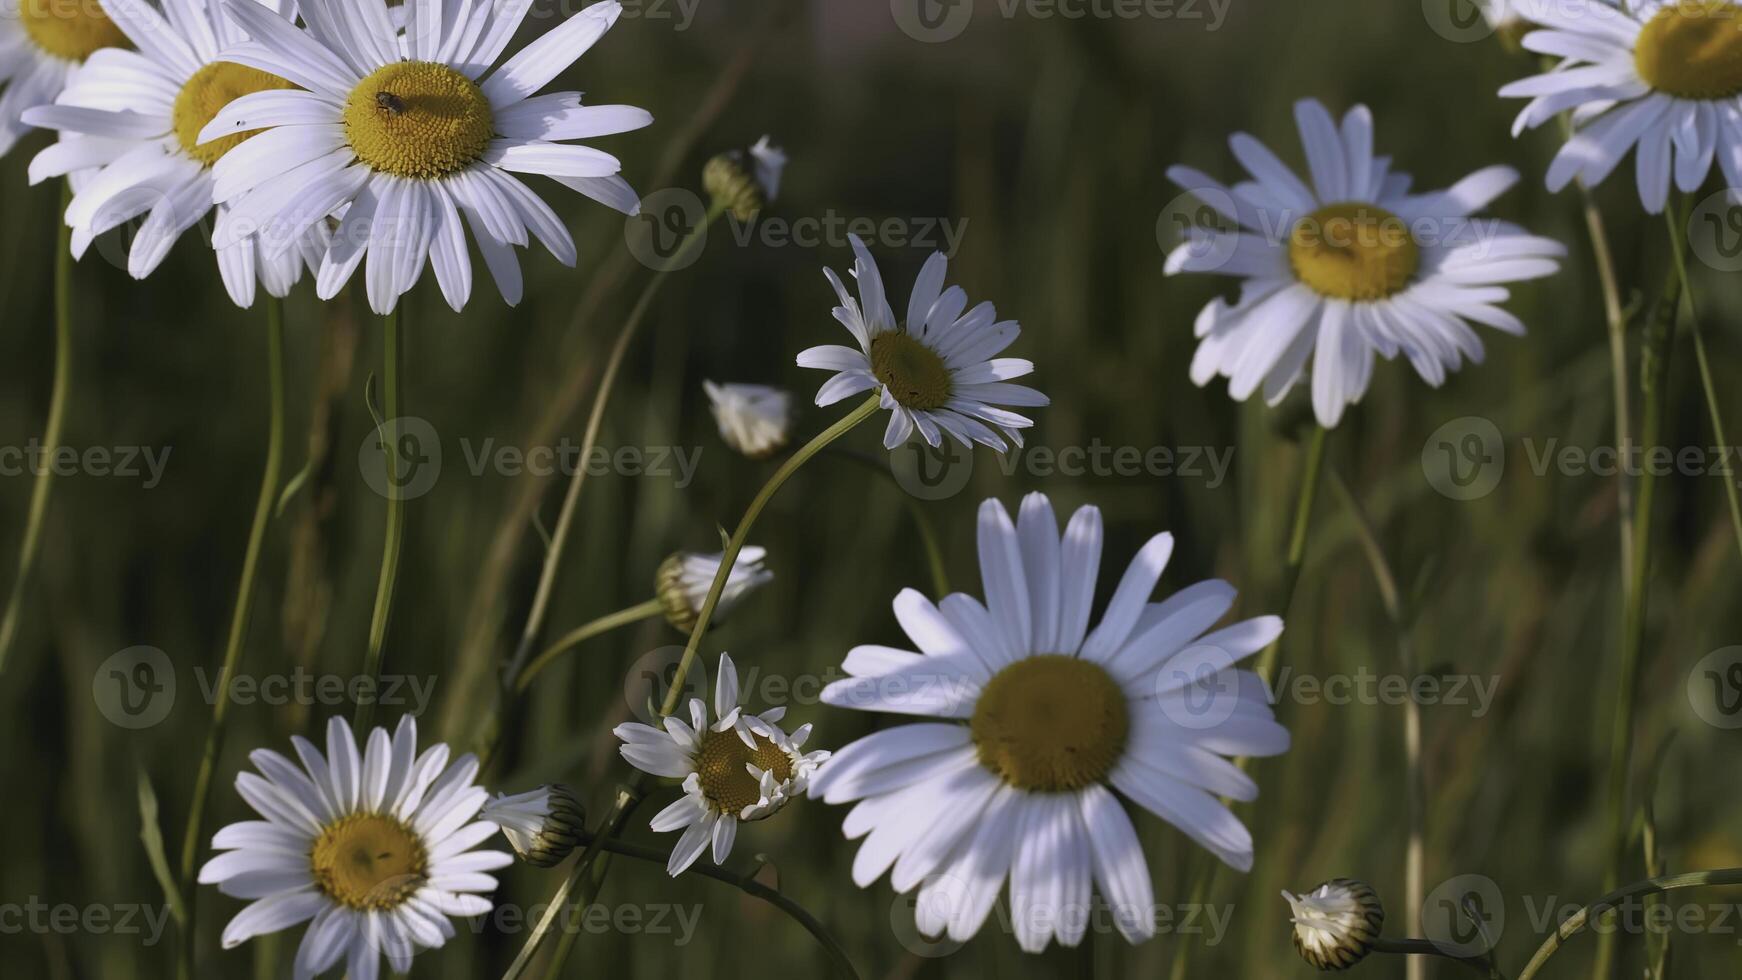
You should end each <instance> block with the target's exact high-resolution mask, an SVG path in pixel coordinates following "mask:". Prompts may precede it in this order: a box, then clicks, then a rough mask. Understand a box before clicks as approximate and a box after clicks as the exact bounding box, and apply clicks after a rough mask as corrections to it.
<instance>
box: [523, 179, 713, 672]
mask: <svg viewBox="0 0 1742 980" xmlns="http://www.w3.org/2000/svg"><path fill="white" fill-rule="evenodd" d="M724 213H725V208H723V207H722V206H721V205H720V204H719V202H715V203H714V204H712V205H710V206H709V208H708V214H707V218H706V219H705V220H704V221H702V222H700V223H698V224H697V225H696V226H695V227H694V228H692V229H690V232H689V235H688V236H687V237H685V238H684V240H683V243H682V244H681V245H679V246H678V250H677V252H676V254H675V255H673V257H672V259H671V261H670V262H668V263H666V265H665V267H664V268H661V269H659V270H657V271H656V272H655V273H654V275H653V278H651V279H649V280H648V281H647V285H646V286H645V287H643V288H642V290H641V295H640V296H639V297H637V298H636V300H635V306H634V307H633V308H631V309H630V311H629V316H628V318H627V319H625V320H624V321H623V327H622V329H621V330H619V331H617V340H616V342H615V343H613V344H612V345H611V354H610V357H609V358H608V359H607V360H606V362H605V373H604V374H603V375H601V376H600V377H599V390H598V391H597V392H596V393H595V394H594V395H593V408H592V411H591V413H589V414H588V416H587V429H586V433H585V434H584V435H583V436H582V437H581V454H580V457H579V458H580V459H587V458H588V457H590V456H591V455H592V453H593V447H594V446H596V445H598V442H599V430H600V428H601V427H602V426H603V425H604V422H605V409H606V407H607V406H609V405H610V404H611V391H612V389H613V388H615V387H616V384H617V375H618V373H619V372H620V371H621V369H622V367H623V358H624V357H625V356H626V355H627V354H628V353H629V345H630V344H631V343H632V342H633V341H634V340H635V335H636V333H637V332H638V331H639V330H640V329H641V324H642V322H643V321H644V320H646V319H647V311H648V309H649V308H650V307H652V305H653V298H654V297H655V296H657V295H658V294H659V287H661V286H663V285H664V284H665V279H666V273H667V272H668V271H669V270H671V269H676V268H683V267H684V266H686V265H688V264H689V261H688V260H689V258H690V256H691V255H693V254H694V253H695V251H696V249H699V248H701V247H702V246H703V245H704V244H705V243H706V242H707V239H708V235H707V231H708V228H709V227H710V226H711V225H713V223H714V222H715V221H717V220H719V217H720V215H721V214H724ZM586 482H587V467H585V466H577V467H575V472H574V475H573V476H571V477H569V487H568V491H567V493H565V494H564V495H563V506H562V510H561V511H560V512H559V513H558V514H557V519H556V527H555V528H554V529H553V530H552V531H551V536H550V546H549V547H548V548H546V549H545V554H544V567H543V568H542V569H541V570H540V571H539V575H538V586H537V588H536V589H535V590H534V591H533V595H532V606H531V608H530V609H528V610H527V613H526V625H525V626H524V627H523V628H522V629H521V631H520V643H519V645H518V646H516V647H515V650H514V656H513V657H511V658H510V659H509V661H508V672H507V673H506V674H505V675H503V676H504V680H505V686H506V687H507V689H508V690H514V689H516V686H517V684H518V681H519V677H520V672H521V670H522V668H524V667H525V666H526V659H527V658H528V657H530V656H531V655H532V650H533V646H534V645H535V644H536V643H537V642H538V637H539V634H540V633H541V632H543V630H544V619H545V615H546V614H547V613H548V612H549V611H550V597H551V591H552V589H554V588H555V586H556V575H557V571H558V570H559V569H560V568H562V561H563V552H564V550H565V549H566V548H567V547H568V541H569V532H570V531H571V530H573V528H574V523H575V511H576V510H577V509H578V507H579V505H580V502H581V488H582V487H583V486H584V485H585V484H586Z"/></svg>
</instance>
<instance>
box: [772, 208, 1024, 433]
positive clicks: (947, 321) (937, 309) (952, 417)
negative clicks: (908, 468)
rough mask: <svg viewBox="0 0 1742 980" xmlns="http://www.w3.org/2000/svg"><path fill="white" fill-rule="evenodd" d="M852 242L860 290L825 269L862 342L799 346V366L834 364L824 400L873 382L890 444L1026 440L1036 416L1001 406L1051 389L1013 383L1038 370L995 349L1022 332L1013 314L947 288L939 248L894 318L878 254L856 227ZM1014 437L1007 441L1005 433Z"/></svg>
mask: <svg viewBox="0 0 1742 980" xmlns="http://www.w3.org/2000/svg"><path fill="white" fill-rule="evenodd" d="M849 237H850V238H851V241H852V244H853V254H854V264H853V273H852V274H853V278H854V279H855V280H856V281H857V284H858V292H859V296H858V298H857V299H855V298H854V297H853V296H852V295H851V294H850V293H849V292H848V291H847V287H846V284H845V283H843V282H842V281H841V278H840V277H839V276H837V275H835V273H834V270H832V269H824V270H823V273H824V275H826V276H828V278H829V283H830V284H831V285H832V286H834V287H835V295H836V297H837V298H838V299H839V301H840V305H839V306H837V307H835V311H834V312H835V319H837V320H839V321H840V322H841V325H842V326H844V327H846V328H847V330H848V331H850V332H851V333H852V334H853V339H854V340H856V341H857V342H858V347H857V348H853V347H843V346H841V345H838V344H826V345H824V346H821V347H812V348H811V349H809V350H807V351H805V352H803V353H801V354H799V355H798V365H799V367H806V368H818V369H821V370H824V371H833V372H835V374H834V376H833V377H831V378H829V380H828V381H825V382H824V383H823V386H822V387H821V388H820V389H818V390H817V397H816V403H817V404H818V405H832V404H834V403H835V402H838V401H840V400H841V399H843V398H847V397H850V396H852V395H856V394H859V393H860V392H863V391H871V390H873V389H875V390H876V391H877V392H878V393H879V395H880V398H881V407H882V408H884V409H887V410H888V411H889V425H888V428H887V429H886V430H885V431H884V434H883V445H884V447H885V448H887V449H894V448H896V447H897V446H900V445H902V444H903V443H905V442H907V441H908V439H910V438H912V437H913V434H914V433H915V432H918V433H919V435H920V437H921V438H923V439H924V440H925V441H926V442H927V443H928V444H930V445H932V446H937V445H940V444H941V443H942V441H943V437H944V436H946V435H947V436H950V437H952V438H954V439H956V440H958V441H959V442H961V443H962V445H964V446H967V445H971V444H972V443H975V442H978V443H981V444H983V445H986V446H990V447H992V448H993V449H994V450H997V451H998V452H1003V451H1004V450H1005V449H1007V448H1009V443H1014V444H1015V445H1017V446H1019V447H1020V446H1021V445H1022V433H1021V430H1022V429H1026V428H1028V427H1029V426H1032V425H1033V424H1034V421H1033V420H1032V419H1029V418H1027V417H1026V416H1023V415H1018V414H1017V413H1015V412H1012V411H1009V410H1007V409H1004V408H1000V407H998V406H1000V405H1011V406H1016V407H1038V406H1043V405H1046V404H1047V403H1048V400H1047V397H1046V396H1045V395H1043V394H1041V393H1040V392H1038V391H1036V390H1034V389H1033V388H1029V387H1026V386H1024V385H1016V384H1011V383H1010V381H1011V380H1012V379H1014V378H1020V377H1023V376H1024V375H1027V374H1029V373H1031V372H1032V371H1033V370H1034V363H1033V362H1032V361H1027V360H1023V359H1021V358H1015V357H998V356H997V355H998V354H999V353H1000V352H1001V351H1003V350H1004V349H1005V348H1006V347H1008V346H1010V344H1011V343H1012V342H1014V341H1015V340H1016V338H1017V336H1018V335H1019V334H1020V333H1021V332H1022V330H1021V327H1020V326H1019V325H1018V324H1017V322H1016V321H1015V320H1004V321H999V320H998V315H997V311H996V310H995V309H994V308H993V306H992V304H991V303H980V304H978V305H976V306H975V307H974V308H973V309H968V294H967V293H966V292H964V291H963V290H962V288H961V287H960V286H950V287H949V288H947V289H946V288H944V273H945V271H946V269H947V267H948V264H949V262H948V259H947V258H946V257H945V256H944V254H943V253H942V252H936V253H933V255H932V256H931V258H929V259H927V260H926V263H925V266H924V267H923V268H922V269H921V270H920V273H919V278H918V279H917V280H916V281H915V282H914V284H913V292H912V294H911V295H910V297H909V299H908V304H907V320H906V321H905V322H904V323H897V322H896V319H895V310H894V308H893V307H891V306H890V304H889V299H888V296H887V295H886V294H885V292H884V289H883V277H882V275H881V273H879V272H878V271H877V263H876V261H875V260H873V259H872V258H871V253H870V251H868V250H867V249H866V248H865V243H864V242H863V241H861V240H860V239H859V237H858V236H857V235H853V236H849ZM1006 440H1008V443H1007V442H1006Z"/></svg>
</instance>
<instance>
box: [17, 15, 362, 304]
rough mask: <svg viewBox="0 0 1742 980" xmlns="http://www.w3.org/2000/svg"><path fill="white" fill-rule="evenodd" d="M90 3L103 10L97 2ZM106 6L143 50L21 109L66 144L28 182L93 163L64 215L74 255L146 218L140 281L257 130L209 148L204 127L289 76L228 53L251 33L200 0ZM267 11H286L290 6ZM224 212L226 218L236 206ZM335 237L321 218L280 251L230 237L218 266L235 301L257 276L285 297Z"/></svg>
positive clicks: (136, 266)
mask: <svg viewBox="0 0 1742 980" xmlns="http://www.w3.org/2000/svg"><path fill="white" fill-rule="evenodd" d="M86 2H88V4H90V5H93V6H94V5H95V4H96V2H97V0H86ZM250 2H252V0H250ZM104 4H105V8H106V9H108V10H109V11H110V15H111V18H112V20H113V23H114V24H115V25H116V27H118V28H119V29H120V31H121V32H122V33H124V34H125V35H126V36H127V38H128V39H130V40H131V41H132V46H133V47H134V48H135V49H136V50H131V51H129V50H121V49H111V50H106V51H99V52H97V53H96V54H94V55H92V56H91V58H90V60H89V61H88V62H86V64H85V66H84V67H83V68H82V69H80V70H79V71H78V72H77V73H75V74H74V75H73V76H72V79H71V81H70V82H69V83H68V84H67V86H66V89H65V90H64V91H62V92H61V94H60V97H59V98H58V99H55V100H54V102H55V103H56V104H54V105H45V106H39V107H37V108H33V109H31V110H29V111H28V112H26V113H25V114H24V120H25V122H27V123H29V124H31V125H33V126H40V127H43V128H45V129H55V130H59V131H60V140H59V141H58V142H56V143H55V144H54V145H53V146H51V147H49V148H48V149H46V150H43V151H42V152H41V153H39V154H37V156H36V158H35V159H34V160H32V161H31V163H30V182H31V183H33V184H35V183H40V182H41V181H44V180H47V179H49V178H51V177H60V176H63V175H66V174H69V173H75V172H79V171H84V170H87V169H89V170H90V171H91V174H92V176H90V177H89V178H88V179H87V180H85V181H84V182H83V183H82V184H81V186H80V188H79V190H78V193H77V194H76V195H75V196H74V197H73V200H72V204H71V206H69V207H68V208H67V213H66V222H67V224H68V225H69V226H71V227H72V229H73V236H72V246H73V255H74V256H76V257H82V256H83V255H84V252H85V250H86V249H87V248H88V247H89V246H90V244H91V241H92V240H93V239H94V238H95V237H96V236H98V235H100V234H102V233H103V232H105V231H108V230H109V229H111V228H115V227H118V226H120V225H121V224H123V223H124V222H128V221H131V220H133V219H135V218H137V217H139V216H140V215H147V217H146V219H145V221H144V223H143V224H141V225H140V227H139V229H138V232H137V233H136V234H135V235H134V238H133V244H132V247H131V249H130V251H129V253H128V256H127V271H128V273H129V274H131V275H132V276H133V277H134V278H135V279H143V278H145V277H146V276H148V275H150V274H151V273H152V272H153V271H155V270H156V269H157V267H158V265H160V264H161V263H162V262H163V260H164V258H165V257H167V256H168V255H169V250H170V247H171V246H173V245H174V244H175V242H176V240H177V239H178V238H180V237H181V236H182V233H183V232H185V231H187V230H188V229H189V228H192V227H193V226H194V225H195V224H198V223H199V222H200V221H201V220H203V219H204V218H205V216H206V215H207V214H208V213H210V212H211V211H212V207H213V206H212V184H213V181H212V167H213V165H214V164H216V163H217V162H218V161H219V160H221V159H222V158H223V157H224V156H225V155H226V154H227V153H229V152H230V151H231V150H233V149H235V148H236V147H238V146H240V145H241V144H242V143H243V142H245V141H246V140H248V139H249V137H250V136H251V135H252V134H250V133H237V134H235V135H232V136H230V137H227V138H225V139H222V140H218V141H216V142H213V143H206V144H203V145H202V144H201V143H200V141H199V133H200V130H201V129H203V128H204V127H205V125H206V123H208V122H210V121H211V119H212V118H213V117H214V116H216V115H217V114H218V110H219V109H222V108H223V107H224V105H225V104H226V103H228V102H229V101H230V100H232V99H234V98H236V97H237V96H240V95H245V94H248V93H252V92H264V91H273V92H278V91H282V90H285V89H289V88H290V87H291V84H290V83H289V82H287V81H285V80H284V79H282V78H279V77H278V76H276V75H271V74H268V73H266V72H263V71H258V70H256V69H253V68H245V67H243V66H241V65H236V64H230V63H227V62H224V61H220V60H219V58H218V52H219V51H220V50H222V49H224V48H227V47H230V46H233V45H236V44H240V43H242V42H243V41H245V40H246V37H244V36H243V34H242V32H241V30H239V29H238V28H237V27H236V26H235V25H234V24H232V23H231V22H230V20H229V19H228V18H226V17H224V16H223V15H222V14H221V13H219V12H218V11H217V10H216V9H215V8H213V7H209V6H208V5H207V4H206V3H204V2H203V0H165V2H164V13H162V14H160V13H158V12H157V11H156V10H155V9H153V8H152V7H150V6H148V5H146V4H143V3H140V2H138V0H104ZM267 9H270V10H271V11H273V12H275V13H278V14H280V15H281V16H288V11H289V9H290V2H289V0H280V5H269V6H268V7H267ZM217 210H218V215H219V223H220V224H222V223H223V222H224V215H225V212H227V211H228V210H229V207H228V205H219V206H218V208H217ZM326 244H327V227H326V224H325V223H324V222H317V223H316V224H314V225H312V226H311V227H309V228H308V229H306V230H305V231H304V232H303V233H302V234H300V235H299V236H297V237H296V238H294V239H286V240H284V241H283V242H281V243H279V244H278V246H277V247H276V248H266V247H257V246H256V243H255V241H254V240H253V239H252V238H248V237H244V238H240V239H236V240H232V241H226V242H224V243H223V244H222V247H220V248H218V249H217V260H218V270H219V273H220V274H221V276H222V278H223V280H224V288H225V290H226V291H228V292H229V294H230V298H231V300H233V301H234V302H235V303H236V305H238V306H243V307H247V306H251V305H253V303H254V293H255V284H256V282H259V283H262V284H264V285H265V286H266V291H267V292H269V293H271V294H272V295H274V296H280V297H282V296H285V295H286V294H288V293H289V292H290V289H291V287H292V286H294V285H295V284H296V281H297V280H298V279H300V278H301V277H302V267H303V264H304V263H305V262H306V263H308V264H309V265H310V268H311V269H315V268H318V267H319V264H320V257H321V254H322V253H323V252H324V251H325V250H326Z"/></svg>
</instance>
